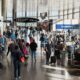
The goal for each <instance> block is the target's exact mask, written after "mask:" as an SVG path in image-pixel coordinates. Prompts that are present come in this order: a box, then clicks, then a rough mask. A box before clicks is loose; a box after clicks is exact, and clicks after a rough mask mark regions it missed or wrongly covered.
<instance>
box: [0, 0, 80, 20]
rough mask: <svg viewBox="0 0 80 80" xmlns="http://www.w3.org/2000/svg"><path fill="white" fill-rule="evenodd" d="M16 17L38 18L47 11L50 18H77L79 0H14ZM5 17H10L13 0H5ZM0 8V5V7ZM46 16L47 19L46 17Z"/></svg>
mask: <svg viewBox="0 0 80 80" xmlns="http://www.w3.org/2000/svg"><path fill="white" fill-rule="evenodd" d="M0 1H1V0H0ZM16 1H17V7H16V8H17V9H16V15H17V17H35V18H39V19H41V18H40V13H43V12H47V14H48V15H47V16H48V18H50V19H51V18H52V19H76V18H77V19H79V6H80V0H16ZM7 3H8V4H7V19H8V20H11V19H12V9H13V0H7ZM0 8H1V7H0ZM48 18H47V19H48Z"/></svg>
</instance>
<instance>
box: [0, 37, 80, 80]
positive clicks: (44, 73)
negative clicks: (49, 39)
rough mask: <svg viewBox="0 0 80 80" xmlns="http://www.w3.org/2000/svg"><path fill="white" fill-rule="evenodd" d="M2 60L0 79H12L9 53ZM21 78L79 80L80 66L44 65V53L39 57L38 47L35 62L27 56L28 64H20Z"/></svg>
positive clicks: (24, 79) (22, 79) (25, 79)
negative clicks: (2, 66)
mask: <svg viewBox="0 0 80 80" xmlns="http://www.w3.org/2000/svg"><path fill="white" fill-rule="evenodd" d="M36 39H37V38H36ZM36 41H37V40H36ZM38 43H39V42H38ZM38 45H39V44H38ZM0 62H1V60H0ZM2 62H3V65H4V66H5V67H4V68H3V69H2V68H0V80H14V77H13V69H14V68H13V65H12V63H11V58H10V55H8V56H6V53H5V56H4V58H3V61H2ZM64 63H65V62H64ZM21 80H80V68H71V67H68V66H66V67H62V66H54V65H53V66H51V65H46V63H45V54H43V56H42V58H41V54H40V48H38V50H37V62H36V63H35V62H32V61H31V58H30V57H29V60H28V65H27V66H24V65H22V68H21Z"/></svg>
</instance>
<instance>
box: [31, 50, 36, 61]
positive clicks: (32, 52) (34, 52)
mask: <svg viewBox="0 0 80 80" xmlns="http://www.w3.org/2000/svg"><path fill="white" fill-rule="evenodd" d="M31 57H32V61H33V59H35V61H36V51H31Z"/></svg>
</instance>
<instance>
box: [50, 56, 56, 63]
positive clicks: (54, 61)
mask: <svg viewBox="0 0 80 80" xmlns="http://www.w3.org/2000/svg"><path fill="white" fill-rule="evenodd" d="M52 63H54V64H55V63H56V57H55V56H51V64H52Z"/></svg>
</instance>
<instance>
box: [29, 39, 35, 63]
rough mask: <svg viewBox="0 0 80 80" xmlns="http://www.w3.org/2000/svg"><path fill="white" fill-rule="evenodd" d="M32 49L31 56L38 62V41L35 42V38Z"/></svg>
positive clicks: (31, 45)
mask: <svg viewBox="0 0 80 80" xmlns="http://www.w3.org/2000/svg"><path fill="white" fill-rule="evenodd" d="M30 49H31V57H32V62H33V59H34V60H35V62H36V49H37V43H36V42H35V40H34V39H33V41H32V42H31V43H30Z"/></svg>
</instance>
